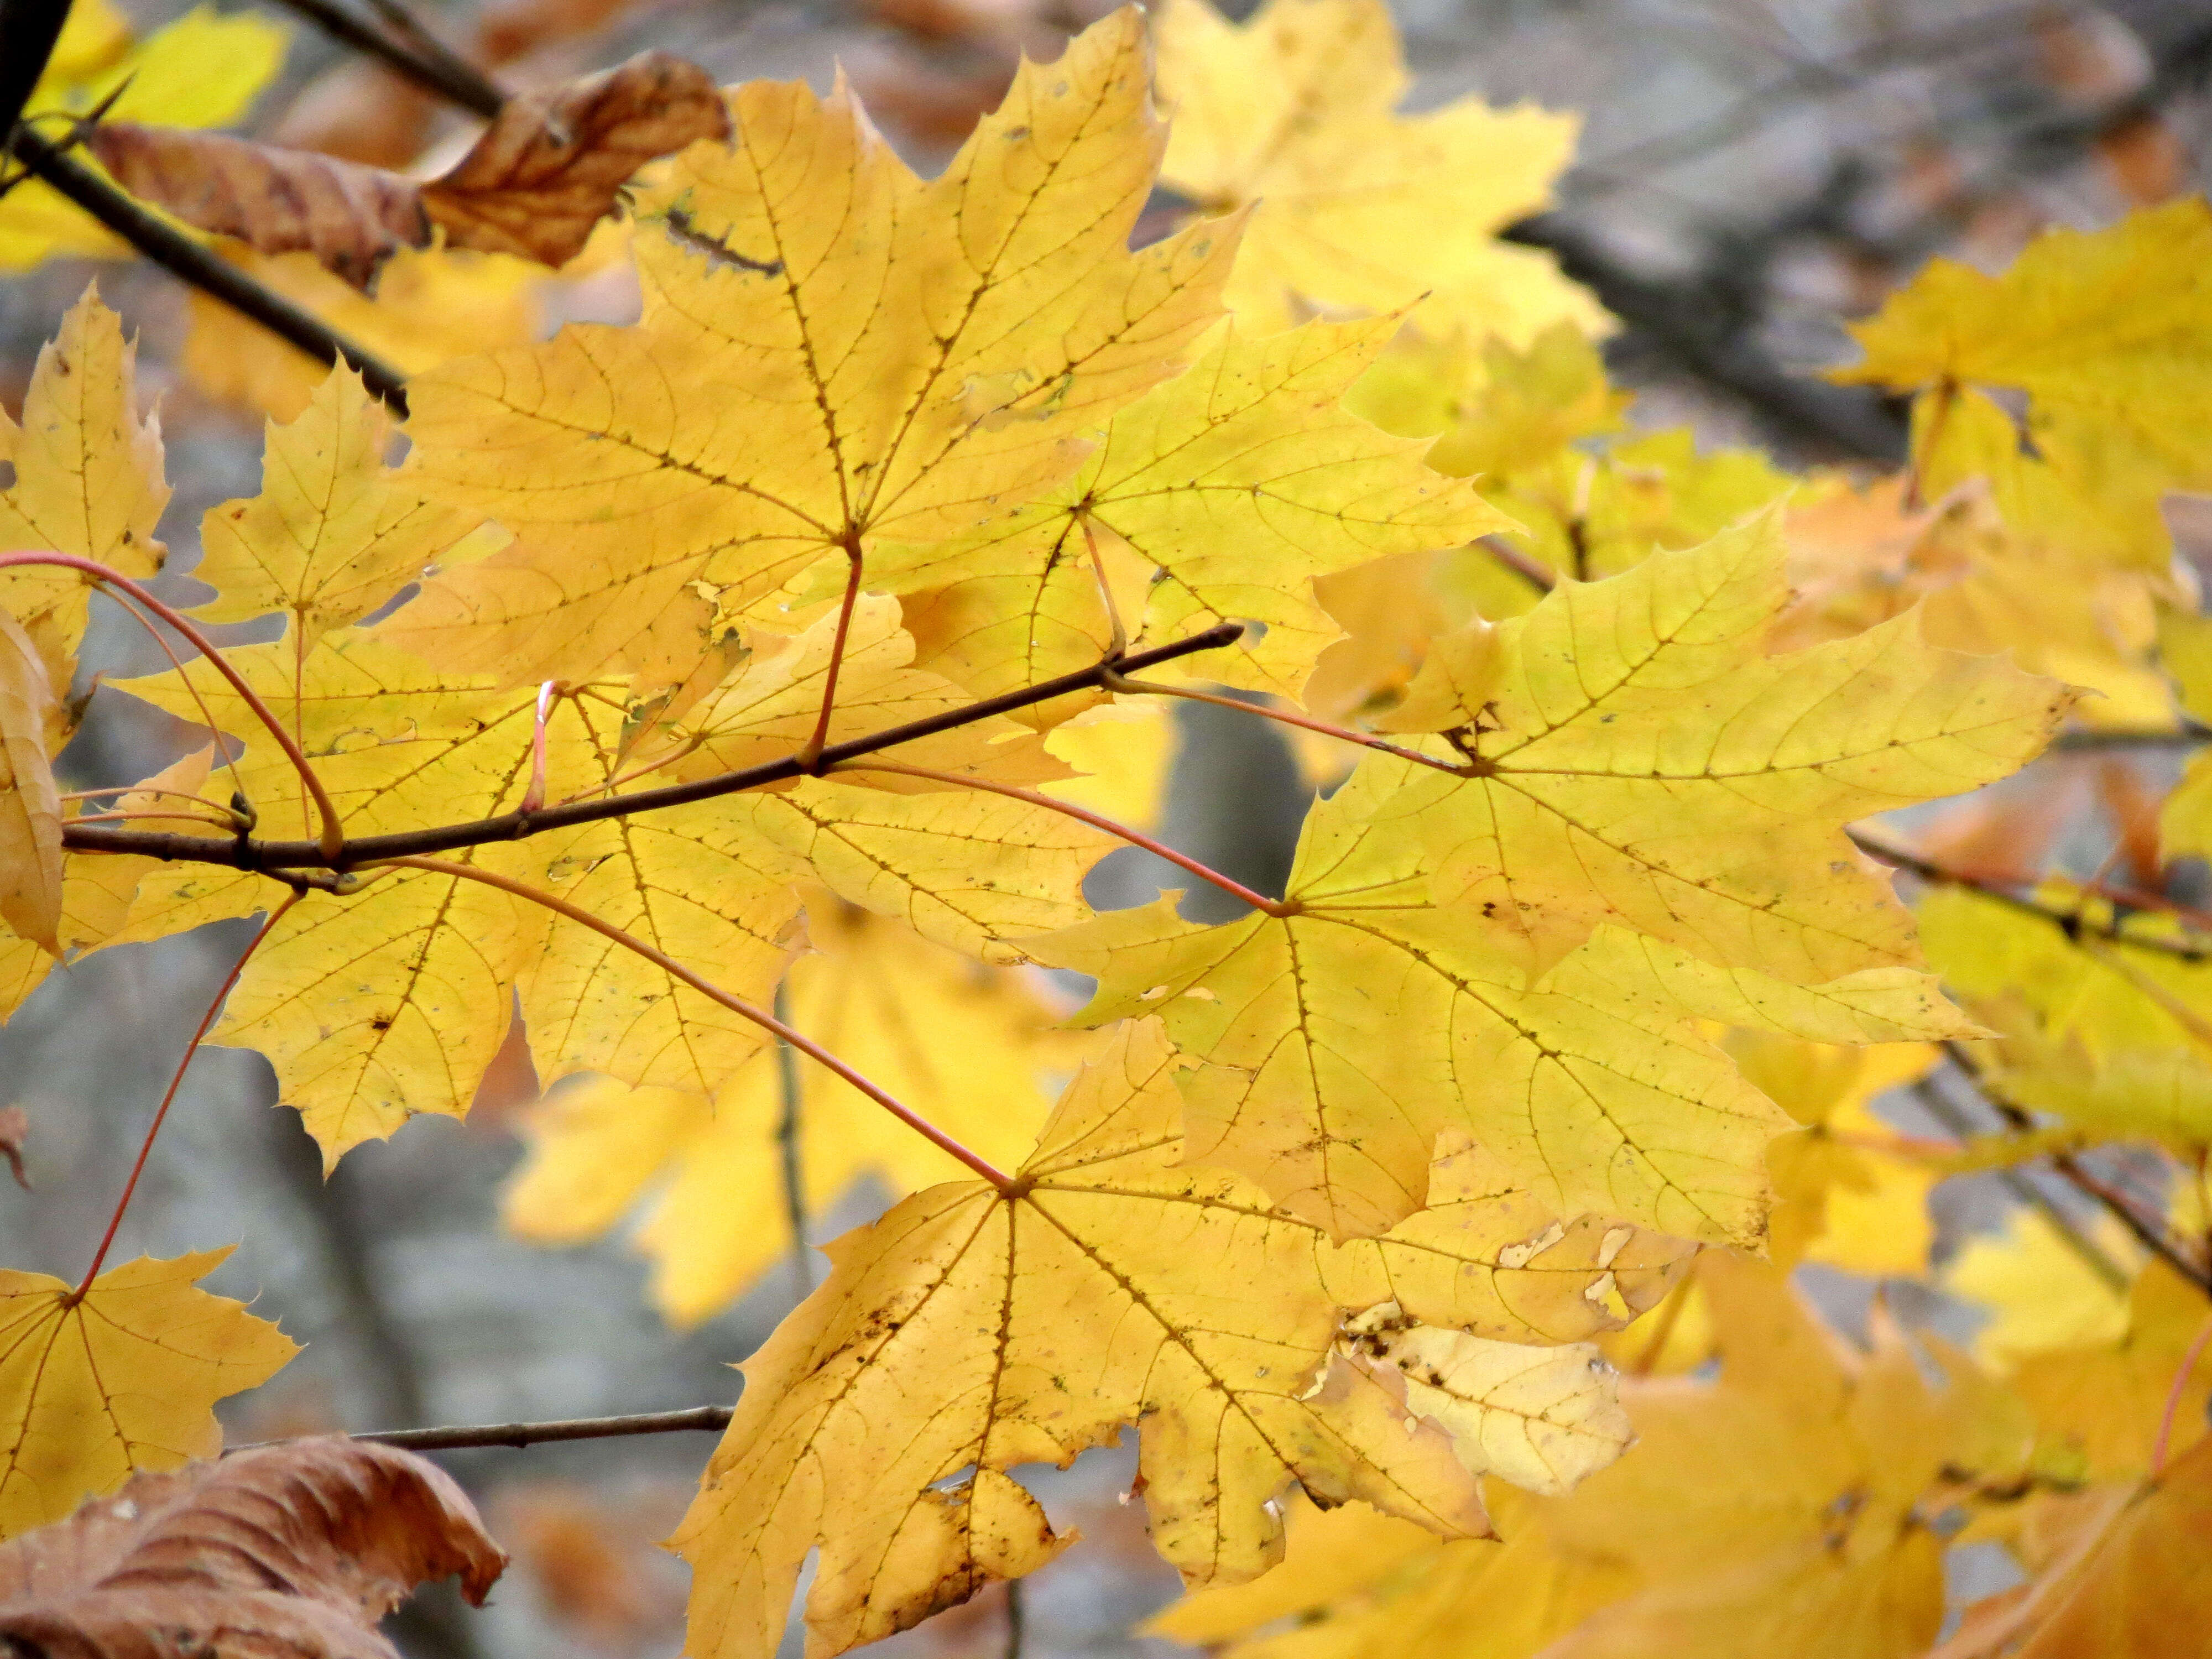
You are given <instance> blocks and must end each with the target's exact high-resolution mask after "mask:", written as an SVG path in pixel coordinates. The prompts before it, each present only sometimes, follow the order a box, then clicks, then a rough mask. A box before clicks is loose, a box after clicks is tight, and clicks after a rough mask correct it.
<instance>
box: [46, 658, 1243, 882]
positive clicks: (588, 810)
mask: <svg viewBox="0 0 2212 1659" xmlns="http://www.w3.org/2000/svg"><path fill="white" fill-rule="evenodd" d="M1243 632H1244V629H1243V627H1242V626H1241V625H1240V624H1238V623H1219V624H1218V625H1217V626H1215V627H1212V628H1209V629H1206V631H1205V632H1204V633H1202V634H1194V635H1191V636H1190V637H1189V638H1188V639H1185V640H1176V641H1173V642H1171V643H1170V644H1167V645H1161V646H1155V647H1152V649H1151V650H1149V651H1139V652H1138V653H1135V654H1134V655H1133V656H1127V657H1122V658H1120V659H1115V660H1114V661H1110V662H1101V663H1096V664H1094V665H1091V667H1089V668H1084V669H1079V670H1077V671H1075V672H1073V673H1071V674H1062V675H1061V676H1060V678H1057V679H1051V680H1046V681H1044V682H1042V684H1037V685H1031V686H1025V687H1024V688H1023V689H1022V690H1018V691H1008V692H1005V693H1003V694H1001V695H1000V696H995V697H987V698H985V699H984V700H983V701H982V702H972V703H969V704H968V705H967V706H966V707H964V708H949V709H947V710H945V713H943V714H933V715H931V716H930V717H929V718H928V719H927V720H909V721H908V722H907V723H906V724H905V725H903V726H888V727H886V728H884V730H883V731H881V732H875V733H873V734H872V735H870V736H868V737H865V738H853V739H851V740H850V741H848V742H845V743H838V744H830V745H829V748H827V749H825V750H823V751H822V753H821V755H820V756H819V757H817V761H816V763H815V764H814V765H813V766H811V767H809V766H806V765H804V764H802V763H800V761H799V758H798V757H797V756H795V755H794V756H786V757H783V758H782V759H781V760H774V761H765V762H763V763H761V764H760V765H758V766H749V767H745V768H744V769H741V770H739V771H735V772H725V773H723V774H722V775H720V776H719V777H713V778H704V779H702V780H700V781H697V782H696V783H678V784H670V785H669V786H667V787H665V788H661V789H641V790H638V791H636V792H635V793H631V794H627V795H612V796H608V797H606V798H605V799H599V800H583V801H573V802H570V803H568V804H566V805H560V806H549V807H547V808H545V809H544V811H538V812H529V813H524V812H506V813H502V814H501V815H500V816H499V817H493V818H480V819H477V820H476V821H475V822H473V823H448V824H441V825H439V826H437V827H435V828H434V829H407V830H401V831H399V832H398V833H396V834H393V835H386V836H362V838H361V839H359V840H357V841H349V842H346V844H345V848H344V854H343V860H344V865H345V866H346V867H351V866H356V865H362V864H369V863H375V862H381V861H386V860H392V859H396V858H414V857H420V856H423V855H426V854H436V853H450V852H453V851H456V850H458V849H459V848H465V847H482V846H485V845H488V844H489V843H490V842H501V841H520V840H521V839H522V838H523V837H525V836H534V835H539V834H542V833H543V832H544V831H545V830H548V829H567V828H568V827H569V826H570V825H572V824H578V823H598V822H599V821H600V820H602V819H605V818H618V817H627V816H628V815H629V814H630V813H632V812H650V811H659V810H660V809H663V808H666V807H671V806H684V805H690V803H691V802H693V801H700V800H713V799H715V798H717V797H719V796H722V795H733V794H737V793H740V792H741V791H744V790H747V789H757V788H759V787H761V786H762V785H763V784H768V783H781V782H782V781H785V780H786V779H789V778H801V777H808V776H813V775H818V774H819V773H821V772H823V771H826V770H828V769H829V768H830V767H833V766H835V765H836V764H837V763H839V762H840V761H848V760H856V759H858V758H859V757H861V756H863V755H872V754H874V753H875V752H876V751H877V750H881V749H890V748H892V747H894V746H896V744H902V743H912V742H914V741H915V739H917V738H927V737H932V736H933V735H935V734H936V733H937V732H950V731H952V730H954V729H955V728H957V727H958V726H972V725H974V724H975V722H976V721H977V720H988V719H989V718H990V717H991V716H992V715H994V714H1005V713H1006V711H1007V710H1009V709H1013V708H1027V707H1029V706H1030V704H1031V703H1039V702H1051V701H1052V700H1053V699H1054V697H1062V696H1066V695H1067V694H1068V693H1069V692H1071V691H1081V690H1088V689H1090V688H1091V687H1094V686H1097V685H1099V684H1103V681H1104V678H1105V677H1106V676H1108V675H1109V674H1119V673H1127V672H1131V671H1136V670H1139V669H1145V668H1150V667H1152V666H1153V665H1155V664H1158V663H1164V662H1170V661H1173V660H1174V659H1176V658H1178V657H1188V656H1190V655H1192V654H1193V653H1196V652H1200V651H1213V650H1218V649H1219V648H1220V647H1223V646H1225V645H1230V644H1233V643H1234V642H1235V641H1237V639H1238V638H1239V637H1240V636H1241V635H1243ZM62 845H63V846H64V847H65V848H69V849H70V851H71V852H76V853H132V854H138V855H139V856H141V857H143V858H156V859H176V860H184V861H185V862H189V863H197V864H225V865H232V866H236V867H237V868H240V869H242V870H258V871H262V872H285V871H291V870H329V869H336V868H338V867H339V866H338V864H337V863H336V862H334V861H333V860H330V859H328V858H325V856H324V854H323V851H322V848H321V847H320V845H319V843H317V842H311V841H255V840H252V839H246V840H241V841H226V842H210V841H209V840H208V839H207V838H206V837H204V836H186V835H173V834H170V833H167V832H166V831H156V830H148V829H106V828H103V827H101V826H100V825H99V824H87V825H84V826H82V828H79V827H77V826H76V825H64V827H63V830H62Z"/></svg>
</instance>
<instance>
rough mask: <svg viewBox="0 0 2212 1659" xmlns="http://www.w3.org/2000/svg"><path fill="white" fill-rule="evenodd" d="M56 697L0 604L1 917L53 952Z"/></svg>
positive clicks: (57, 892)
mask: <svg viewBox="0 0 2212 1659" xmlns="http://www.w3.org/2000/svg"><path fill="white" fill-rule="evenodd" d="M54 702H55V698H54V688H53V684H52V681H51V680H49V679H48V678H47V677H46V663H45V662H44V661H43V660H42V659H40V654H39V649H38V647H36V646H34V645H33V644H32V643H31V640H30V636H29V635H27V634H25V633H24V632H23V630H22V628H21V625H19V624H18V623H16V621H15V618H14V617H11V616H9V615H8V614H7V613H6V612H5V611H0V918H4V919H5V920H6V921H7V923H8V925H9V927H12V928H14V929H15V932H16V933H18V934H20V935H21V937H23V938H24V939H28V940H30V941H31V943H33V945H39V946H40V947H41V948H43V949H44V950H46V951H47V952H48V953H49V954H50V955H52V956H57V957H58V956H59V955H61V953H62V947H61V940H60V938H59V936H58V935H59V932H60V928H61V921H62V803H61V797H60V795H59V794H58V793H57V791H56V790H55V788H54V774H53V769H52V767H51V766H49V765H48V764H47V763H46V727H47V725H48V722H49V721H50V720H52V717H53V712H54Z"/></svg>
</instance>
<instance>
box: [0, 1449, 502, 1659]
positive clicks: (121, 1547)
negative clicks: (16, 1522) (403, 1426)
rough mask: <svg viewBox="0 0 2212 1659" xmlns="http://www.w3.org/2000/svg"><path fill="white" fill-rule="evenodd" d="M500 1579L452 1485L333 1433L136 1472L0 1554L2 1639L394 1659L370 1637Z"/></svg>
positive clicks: (417, 1464) (102, 1656)
mask: <svg viewBox="0 0 2212 1659" xmlns="http://www.w3.org/2000/svg"><path fill="white" fill-rule="evenodd" d="M506 1565H507V1558H506V1556H505V1555H503V1554H502V1553H501V1552H500V1549H499V1547H498V1546H497V1545H496V1544H495V1543H493V1542H492V1541H491V1540H490V1539H489V1538H488V1537H487V1536H485V1534H484V1531H483V1524H482V1522H479V1521H478V1520H477V1512H476V1507H475V1505H473V1504H471V1503H470V1502H469V1500H468V1498H467V1495H466V1494H465V1493H464V1492H462V1491H461V1489H460V1488H459V1486H456V1485H455V1484H454V1483H453V1477H451V1476H450V1475H448V1474H446V1473H445V1471H444V1470H442V1469H440V1468H436V1467H435V1465H432V1464H429V1463H426V1462H423V1461H422V1459H420V1458H418V1457H416V1456H413V1455H410V1453H407V1452H404V1451H398V1450H395V1449H392V1448H391V1447H388V1446H379V1445H374V1444H371V1443H363V1442H361V1441H355V1440H349V1439H346V1438H345V1437H343V1436H331V1437H325V1438H315V1439H307V1440H295V1441H289V1442H286V1443H282V1444H279V1445H274V1446H260V1447H255V1448H253V1449H250V1450H246V1451H242V1452H240V1453H239V1454H238V1455H236V1456H234V1457H227V1458H225V1459H223V1460H222V1462H210V1463H196V1464H194V1465H192V1466H191V1467H190V1468H183V1469H178V1470H175V1471H173V1472H167V1473H148V1474H137V1475H134V1476H133V1477H132V1478H131V1480H130V1481H129V1483H128V1484H126V1485H125V1486H124V1488H123V1489H122V1491H121V1492H119V1493H118V1494H117V1496H116V1498H115V1499H114V1500H113V1501H112V1502H99V1501H94V1502H90V1503H88V1504H86V1505H85V1506H84V1507H83V1508H82V1509H80V1510H77V1511H76V1514H74V1515H72V1516H69V1518H68V1519H66V1520H63V1521H58V1522H55V1523H54V1524H52V1525H51V1526H48V1527H46V1528H43V1529H41V1530H40V1531H37V1532H33V1533H30V1534H26V1535H25V1536H23V1537H21V1538H16V1539H12V1540H10V1541H9V1542H8V1543H7V1544H6V1545H5V1546H4V1547H0V1641H5V1642H8V1643H9V1644H11V1645H16V1646H21V1647H23V1648H27V1649H29V1650H33V1651H37V1652H41V1653H44V1652H56V1653H70V1654H76V1655H82V1656H84V1659H137V1656H145V1655H153V1654H156V1653H163V1654H167V1653H203V1652H204V1653H218V1652H225V1651H235V1650H238V1648H237V1644H240V1643H241V1642H251V1643H252V1644H253V1645H252V1651H255V1652H258V1653H264V1654H270V1655H283V1656H286V1659H396V1655H397V1650H395V1649H394V1648H393V1647H392V1645H391V1644H389V1643H387V1642H386V1641H385V1640H384V1639H383V1638H382V1637H381V1636H380V1635H379V1634H378V1633H377V1632H376V1622H377V1620H380V1619H381V1618H382V1617H383V1616H384V1615H385V1614H386V1613H389V1612H391V1611H392V1609H393V1608H394V1607H398V1605H399V1603H400V1602H401V1601H404V1600H405V1599H406V1595H407V1592H408V1591H409V1590H410V1589H413V1588H414V1587H415V1585H416V1584H417V1583H422V1581H423V1580H425V1579H431V1578H443V1577H447V1575H449V1574H459V1576H460V1578H461V1588H462V1592H463V1594H465V1595H466V1596H467V1597H468V1599H469V1601H471V1603H472V1604H474V1605H477V1606H481V1605H482V1604H483V1599H484V1595H485V1593H486V1592H487V1591H488V1590H489V1589H490V1587H491V1584H492V1581H493V1580H495V1579H496V1578H497V1577H499V1575H500V1572H501V1570H502V1569H503V1568H504V1567H505V1566H506Z"/></svg>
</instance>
